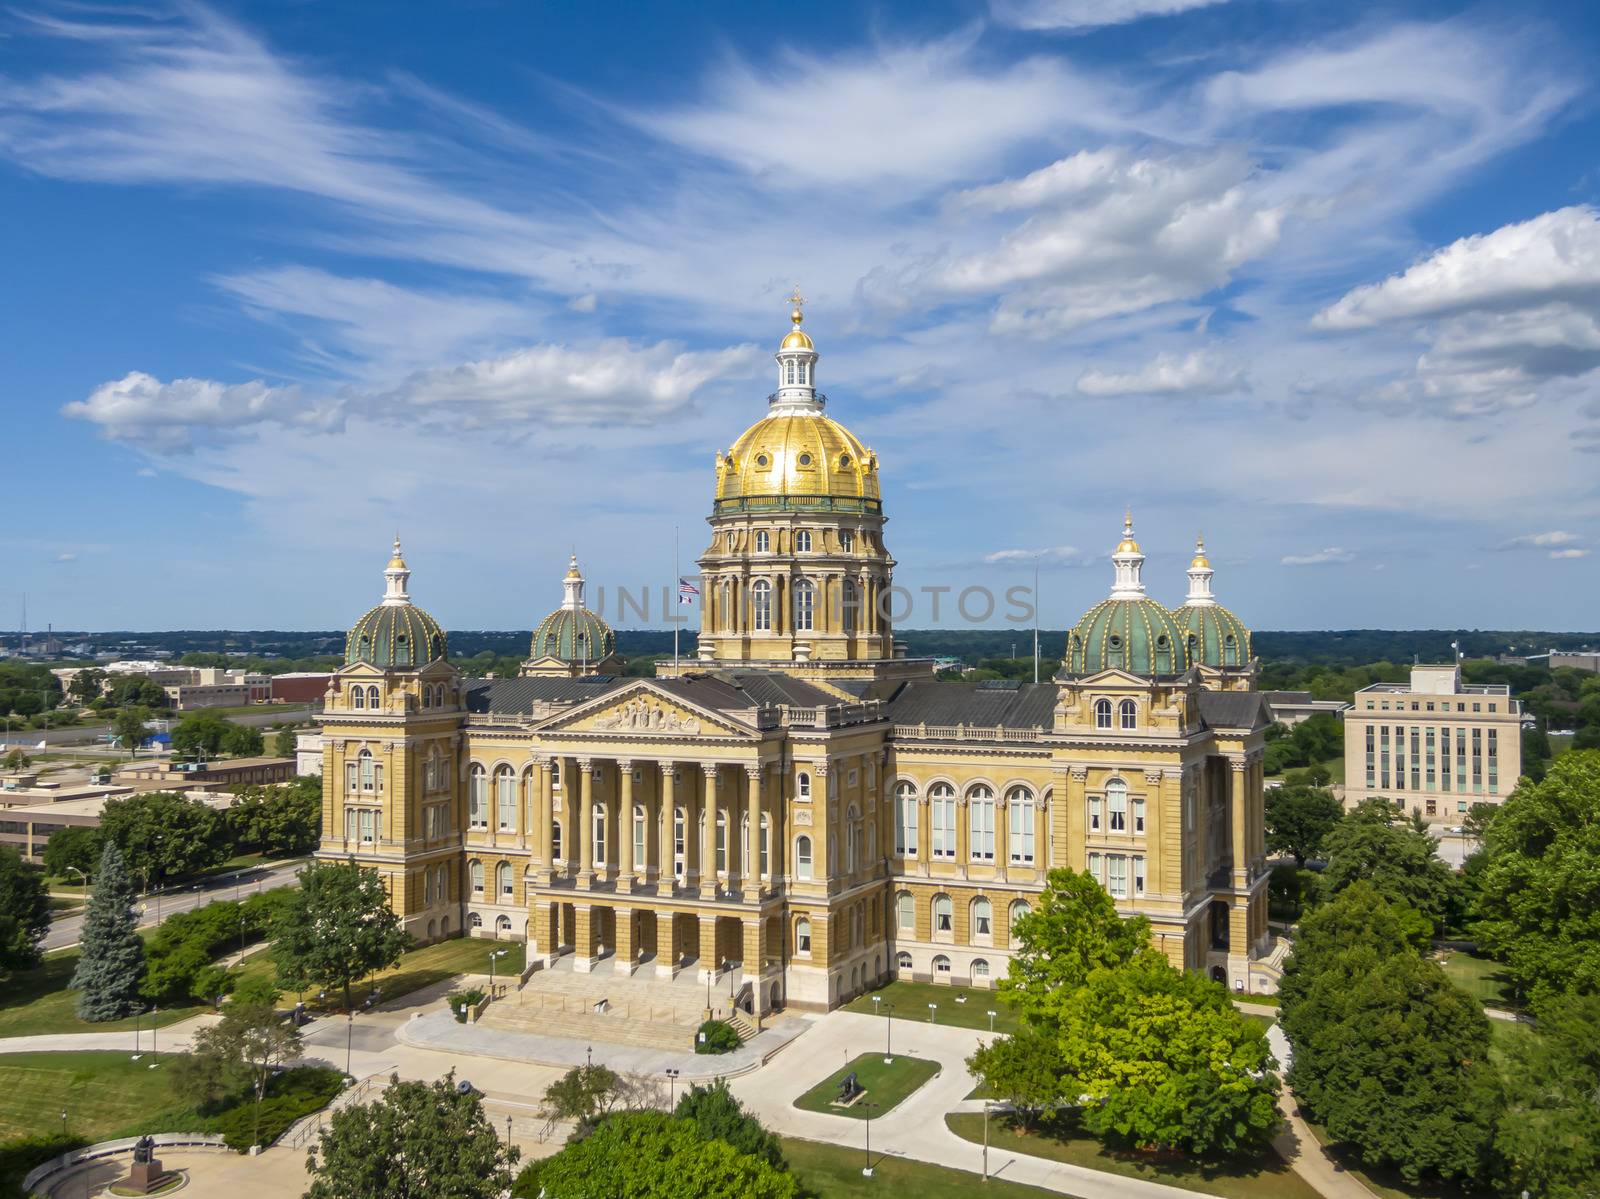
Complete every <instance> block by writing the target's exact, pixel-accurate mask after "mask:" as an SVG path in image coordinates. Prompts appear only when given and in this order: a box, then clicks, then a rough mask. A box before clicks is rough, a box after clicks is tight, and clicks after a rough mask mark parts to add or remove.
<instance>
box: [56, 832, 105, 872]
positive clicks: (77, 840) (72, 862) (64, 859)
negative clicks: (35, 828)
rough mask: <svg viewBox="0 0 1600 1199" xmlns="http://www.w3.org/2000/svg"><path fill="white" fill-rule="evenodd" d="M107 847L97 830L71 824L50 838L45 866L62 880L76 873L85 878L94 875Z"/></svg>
mask: <svg viewBox="0 0 1600 1199" xmlns="http://www.w3.org/2000/svg"><path fill="white" fill-rule="evenodd" d="M104 844H105V838H104V837H103V836H101V834H100V830H99V829H97V828H88V827H87V826H85V825H81V824H69V825H67V826H66V827H65V828H59V829H57V830H56V831H55V832H53V833H51V834H50V840H49V841H47V842H46V843H45V847H44V866H45V869H46V870H48V871H49V872H50V873H51V874H53V875H55V876H56V877H58V878H60V877H63V876H65V875H66V874H67V872H68V871H69V870H76V871H78V872H79V873H81V874H82V875H83V876H84V878H86V879H87V878H90V877H92V876H93V875H94V867H95V863H96V862H98V861H99V860H100V852H101V849H102V847H103V846H104Z"/></svg>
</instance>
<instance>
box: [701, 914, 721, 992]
mask: <svg viewBox="0 0 1600 1199" xmlns="http://www.w3.org/2000/svg"><path fill="white" fill-rule="evenodd" d="M697 977H698V978H699V979H700V981H701V982H707V981H714V980H715V979H716V977H717V918H716V917H715V916H701V917H700V962H699V967H698V970H697Z"/></svg>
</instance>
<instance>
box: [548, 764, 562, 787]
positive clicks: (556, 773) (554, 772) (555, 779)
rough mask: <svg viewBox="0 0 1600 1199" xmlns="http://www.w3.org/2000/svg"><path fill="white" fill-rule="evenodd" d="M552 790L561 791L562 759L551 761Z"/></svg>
mask: <svg viewBox="0 0 1600 1199" xmlns="http://www.w3.org/2000/svg"><path fill="white" fill-rule="evenodd" d="M550 788H551V790H553V791H559V790H561V759H560V758H552V759H551V760H550Z"/></svg>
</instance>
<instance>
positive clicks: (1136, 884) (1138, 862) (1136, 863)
mask: <svg viewBox="0 0 1600 1199" xmlns="http://www.w3.org/2000/svg"><path fill="white" fill-rule="evenodd" d="M1133 893H1134V894H1135V895H1143V894H1144V859H1143V858H1134V859H1133Z"/></svg>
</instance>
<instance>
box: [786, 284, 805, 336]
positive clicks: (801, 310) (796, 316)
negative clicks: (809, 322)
mask: <svg viewBox="0 0 1600 1199" xmlns="http://www.w3.org/2000/svg"><path fill="white" fill-rule="evenodd" d="M788 304H789V319H790V320H791V321H793V322H794V327H795V328H796V329H798V328H799V327H800V322H801V321H803V320H805V319H806V314H805V307H806V298H805V297H804V296H803V295H801V294H800V285H799V284H798V283H796V284H795V285H794V291H793V292H792V293H791V294H790V296H789V299H788Z"/></svg>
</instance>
